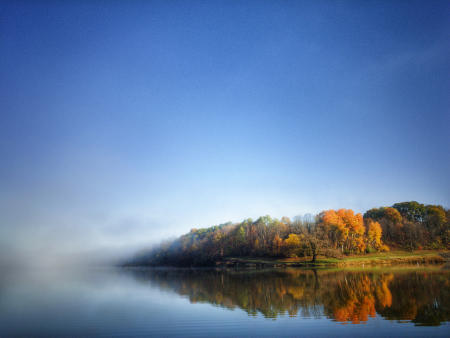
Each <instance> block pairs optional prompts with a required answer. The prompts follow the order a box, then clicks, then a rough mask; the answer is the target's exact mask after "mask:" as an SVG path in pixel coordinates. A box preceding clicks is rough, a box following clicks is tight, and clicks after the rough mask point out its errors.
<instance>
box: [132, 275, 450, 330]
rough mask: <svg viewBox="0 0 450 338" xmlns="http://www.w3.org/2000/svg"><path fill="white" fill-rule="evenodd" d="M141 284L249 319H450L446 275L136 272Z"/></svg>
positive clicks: (435, 321)
mask: <svg viewBox="0 0 450 338" xmlns="http://www.w3.org/2000/svg"><path fill="white" fill-rule="evenodd" d="M132 271H133V273H134V274H135V276H136V278H137V279H138V280H140V281H142V282H145V283H147V282H150V283H152V284H154V285H156V286H158V287H160V288H162V289H167V290H171V291H175V292H176V293H178V294H180V295H183V296H187V297H188V298H189V300H190V301H191V302H192V303H197V302H202V303H210V304H214V305H217V306H221V307H224V308H229V309H234V308H240V309H242V310H244V311H246V312H247V313H248V314H249V315H250V316H256V315H258V314H259V313H260V314H262V315H263V316H265V317H267V318H274V319H276V318H277V317H278V316H280V315H286V314H287V315H289V316H292V317H294V316H302V317H316V318H319V317H321V316H323V315H325V316H326V317H328V318H330V319H332V320H335V321H337V322H341V323H353V324H360V323H364V322H366V321H367V320H368V319H369V318H371V317H375V316H376V314H377V313H378V314H379V315H381V316H382V317H383V318H385V319H388V320H407V321H412V322H413V323H415V324H416V325H440V324H441V323H443V322H446V321H449V319H450V288H449V276H450V274H449V272H447V271H444V270H430V271H427V270H425V271H424V270H421V271H419V270H417V271H414V270H408V269H406V270H399V271H396V270H387V271H384V272H377V271H369V272H367V271H363V272H361V271H357V272H350V271H327V270H301V269H286V270H270V271H268V270H254V271H248V270H247V271H245V270H171V269H165V270H157V269H155V270H132Z"/></svg>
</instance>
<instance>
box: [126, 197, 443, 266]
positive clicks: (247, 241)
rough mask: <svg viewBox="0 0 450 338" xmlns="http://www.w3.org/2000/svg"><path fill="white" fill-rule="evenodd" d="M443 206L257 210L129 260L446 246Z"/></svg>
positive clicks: (197, 261) (182, 261) (205, 260)
mask: <svg viewBox="0 0 450 338" xmlns="http://www.w3.org/2000/svg"><path fill="white" fill-rule="evenodd" d="M449 212H450V211H449V209H445V208H443V207H442V206H439V205H424V204H420V203H418V202H415V201H413V202H402V203H396V204H394V205H392V206H391V207H380V208H373V209H370V210H368V211H367V212H366V213H364V215H363V214H361V213H355V212H354V211H353V210H351V209H339V210H326V211H323V212H321V213H319V214H318V215H315V216H313V215H310V214H308V215H305V216H303V217H295V218H294V219H293V220H291V219H289V218H288V217H282V218H281V219H276V218H271V217H270V216H262V217H259V218H258V219H257V220H255V221H253V220H252V219H250V218H249V219H246V220H244V221H242V222H240V223H225V224H221V225H217V226H212V227H209V228H202V229H196V228H194V229H192V230H191V231H190V232H189V233H187V234H185V235H182V236H181V237H179V238H178V239H176V240H173V241H168V242H164V243H162V244H161V245H159V246H158V247H156V248H154V249H152V250H150V251H147V252H145V253H141V254H139V255H138V256H137V257H135V258H134V259H133V260H132V262H131V263H130V264H132V265H174V266H196V265H197V266H198V265H213V264H215V262H217V261H218V260H222V259H224V258H227V257H248V256H252V257H273V258H281V257H307V258H310V259H311V261H312V262H315V261H316V258H317V256H319V255H322V256H326V257H342V256H344V255H349V254H364V253H370V252H379V251H388V250H390V248H401V249H408V250H415V249H449V248H450V224H449V220H450V214H449Z"/></svg>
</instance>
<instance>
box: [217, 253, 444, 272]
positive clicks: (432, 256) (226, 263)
mask: <svg viewBox="0 0 450 338" xmlns="http://www.w3.org/2000/svg"><path fill="white" fill-rule="evenodd" d="M449 262H450V251H435V250H420V251H415V252H407V251H400V250H399V251H391V252H385V253H374V254H367V255H354V256H348V257H344V258H329V257H321V256H319V257H318V258H317V260H316V262H315V263H313V262H312V261H311V258H310V257H300V258H282V259H273V258H271V257H267V258H265V257H239V258H232V257H231V258H227V259H224V260H220V261H217V262H216V266H217V267H243V268H286V267H346V266H365V265H369V266H374V265H402V264H418V265H422V264H446V263H449Z"/></svg>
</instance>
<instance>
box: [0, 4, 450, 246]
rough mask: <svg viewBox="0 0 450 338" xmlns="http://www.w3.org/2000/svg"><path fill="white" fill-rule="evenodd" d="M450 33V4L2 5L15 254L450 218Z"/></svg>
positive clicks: (5, 219)
mask: <svg viewBox="0 0 450 338" xmlns="http://www.w3.org/2000/svg"><path fill="white" fill-rule="evenodd" d="M449 33H450V2H449V1H2V2H1V3H0V55H1V56H0V114H1V116H0V137H1V143H0V158H1V165H0V182H1V188H0V202H1V203H0V204H1V207H0V208H1V209H2V210H1V215H2V216H1V217H2V231H1V232H2V233H3V236H1V237H3V238H5V236H7V238H8V241H7V242H8V243H4V244H5V245H6V244H8V245H9V246H10V247H19V248H20V247H22V248H24V247H26V246H33V245H34V246H35V248H34V249H36V250H38V249H39V250H42V251H46V250H47V251H48V250H50V249H49V248H52V245H53V246H54V247H55V248H56V247H57V246H58V245H56V244H49V242H51V243H55V242H61V241H59V239H60V238H67V237H68V238H70V241H65V242H64V245H65V247H66V249H70V250H74V251H76V250H77V249H78V248H79V247H80V246H85V247H90V246H92V247H94V246H96V247H106V246H115V247H117V246H127V245H130V243H132V244H136V243H141V244H142V243H147V242H149V243H150V242H155V241H158V240H160V239H161V238H164V237H167V236H170V235H178V234H181V233H184V232H186V231H189V229H190V228H192V227H203V226H208V225H211V224H218V223H223V222H226V221H229V220H231V221H239V220H241V219H243V218H246V217H257V216H259V215H263V214H271V215H272V216H274V217H281V216H283V215H287V216H294V215H297V214H303V213H307V212H313V213H314V212H318V211H320V210H323V209H330V208H341V207H346V208H353V209H355V210H357V211H365V210H366V209H368V208H371V207H375V206H381V205H391V204H392V203H394V202H397V201H405V200H418V201H421V202H423V203H438V204H442V205H444V206H445V207H449V205H450V203H449V202H450V193H449V191H450V189H449V188H450V175H449V172H450V158H449V154H450V151H449V150H450V142H449V132H448V131H449V122H450V119H449V107H450V96H449V93H450V76H449V75H450V58H449V56H450V44H449V41H450V40H449ZM55 250H56V249H55Z"/></svg>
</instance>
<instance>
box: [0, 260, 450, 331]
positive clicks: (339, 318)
mask: <svg viewBox="0 0 450 338" xmlns="http://www.w3.org/2000/svg"><path fill="white" fill-rule="evenodd" d="M449 277H450V272H449V271H448V270H445V269H442V268H438V267H433V268H411V267H409V268H408V267H402V268H395V269H360V270H354V271H343V270H302V269H280V270H213V269H211V270H208V269H199V270H176V269H120V268H117V269H113V268H111V269H88V270H77V271H75V270H68V269H66V270H39V271H33V272H28V273H20V274H19V273H13V272H7V273H3V274H2V276H1V277H0V336H1V337H8V336H27V337H29V336H32V337H38V336H80V337H81V336H82V337H89V336H183V337H186V336H205V337H211V336H232V337H237V336H255V337H261V336H281V335H285V336H304V337H311V336H321V337H324V336H334V337H336V336H345V337H354V336H361V337H362V336H364V337H372V336H383V337H400V336H420V337H434V336H436V337H449V336H450V325H449V321H450V278H449Z"/></svg>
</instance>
